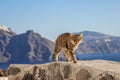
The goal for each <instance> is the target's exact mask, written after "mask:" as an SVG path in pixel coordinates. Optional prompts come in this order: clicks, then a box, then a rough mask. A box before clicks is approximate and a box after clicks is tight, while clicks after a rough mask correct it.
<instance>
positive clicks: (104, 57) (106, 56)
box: [77, 53, 120, 62]
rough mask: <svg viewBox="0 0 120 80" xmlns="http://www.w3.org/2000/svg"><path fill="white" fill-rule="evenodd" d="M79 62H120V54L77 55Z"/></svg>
mask: <svg viewBox="0 0 120 80" xmlns="http://www.w3.org/2000/svg"><path fill="white" fill-rule="evenodd" d="M77 56H78V59H79V60H99V59H101V60H110V61H116V62H120V53H116V54H80V55H77Z"/></svg>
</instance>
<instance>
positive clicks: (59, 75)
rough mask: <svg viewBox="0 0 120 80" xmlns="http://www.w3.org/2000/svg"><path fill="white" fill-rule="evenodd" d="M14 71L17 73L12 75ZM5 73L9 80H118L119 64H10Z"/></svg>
mask: <svg viewBox="0 0 120 80" xmlns="http://www.w3.org/2000/svg"><path fill="white" fill-rule="evenodd" d="M11 69H13V70H11ZM14 71H17V72H16V73H15V74H13V72H14ZM7 72H9V74H8V79H9V80H15V79H16V80H120V63H118V62H112V61H105V60H91V61H78V63H68V62H51V63H46V64H36V65H30V64H11V65H10V67H9V68H8V70H7Z"/></svg>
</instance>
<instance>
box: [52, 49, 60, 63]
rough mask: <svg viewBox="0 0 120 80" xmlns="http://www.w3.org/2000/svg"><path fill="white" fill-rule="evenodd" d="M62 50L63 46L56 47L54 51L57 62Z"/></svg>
mask: <svg viewBox="0 0 120 80" xmlns="http://www.w3.org/2000/svg"><path fill="white" fill-rule="evenodd" d="M60 51H61V48H56V49H55V52H54V55H53V56H54V61H55V62H58V56H59V53H60Z"/></svg>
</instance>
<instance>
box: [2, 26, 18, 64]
mask: <svg viewBox="0 0 120 80" xmlns="http://www.w3.org/2000/svg"><path fill="white" fill-rule="evenodd" d="M15 35H16V33H15V32H13V31H12V30H10V28H7V27H6V26H4V25H0V63H3V62H7V61H8V60H10V59H11V55H10V53H9V52H8V51H7V49H6V46H7V45H8V44H9V42H10V39H11V38H12V37H13V36H15Z"/></svg>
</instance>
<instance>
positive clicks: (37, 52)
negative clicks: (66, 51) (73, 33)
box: [7, 30, 54, 63]
mask: <svg viewBox="0 0 120 80" xmlns="http://www.w3.org/2000/svg"><path fill="white" fill-rule="evenodd" d="M53 47H54V42H52V41H50V40H48V39H46V38H44V37H42V36H41V35H39V34H38V33H35V32H33V31H32V30H28V31H27V32H26V33H23V34H19V35H17V36H14V37H12V38H11V40H10V43H9V44H8V46H7V50H8V52H9V53H10V54H11V59H10V61H11V62H12V63H14V62H26V61H28V62H32V61H49V60H50V57H51V56H52V53H53Z"/></svg>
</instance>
